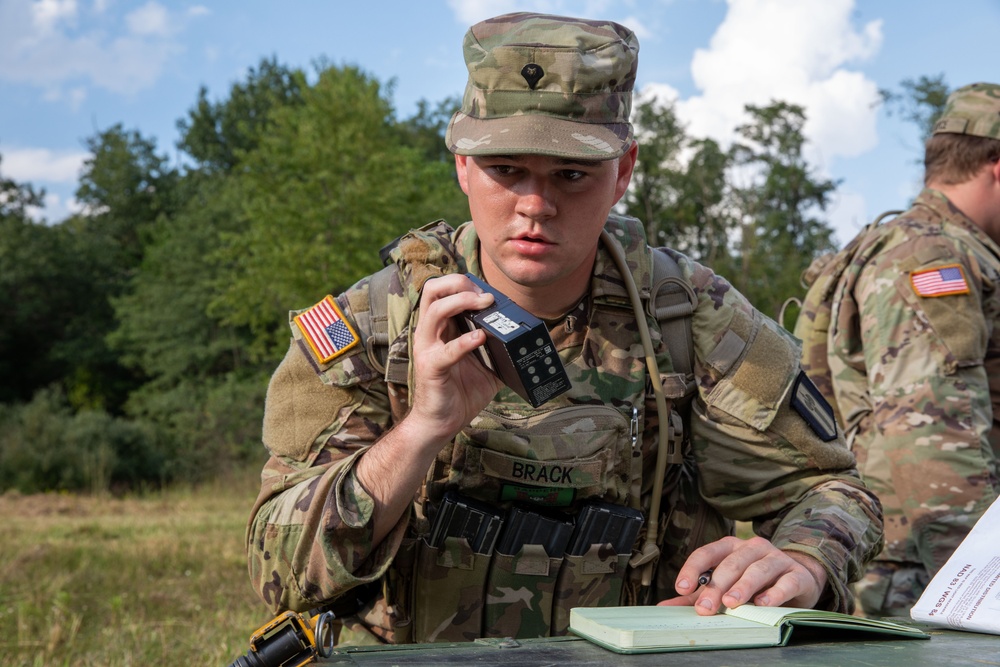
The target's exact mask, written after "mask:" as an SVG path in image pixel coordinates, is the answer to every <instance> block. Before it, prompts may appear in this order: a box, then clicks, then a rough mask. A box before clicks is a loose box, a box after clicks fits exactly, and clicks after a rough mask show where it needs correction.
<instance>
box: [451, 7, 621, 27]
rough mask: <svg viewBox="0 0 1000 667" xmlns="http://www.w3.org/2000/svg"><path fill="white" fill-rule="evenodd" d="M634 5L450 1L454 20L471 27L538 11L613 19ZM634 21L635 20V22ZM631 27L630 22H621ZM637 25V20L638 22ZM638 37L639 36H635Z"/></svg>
mask: <svg viewBox="0 0 1000 667" xmlns="http://www.w3.org/2000/svg"><path fill="white" fill-rule="evenodd" d="M633 4H635V3H634V2H632V1H631V0H626V1H624V2H622V1H621V0H619V1H618V2H612V0H587V1H586V2H583V3H581V2H579V1H578V0H448V6H449V7H451V10H452V12H453V13H454V14H455V18H456V19H457V20H458V22H459V23H462V24H464V25H467V26H471V25H472V24H474V23H478V22H479V21H482V20H484V19H488V18H491V17H493V16H499V15H501V14H509V13H511V12H539V13H542V14H560V15H563V16H586V17H590V18H612V17H611V16H610V13H611V12H612V11H615V12H617V11H618V10H619V9H620V8H621V6H623V5H624V6H625V7H629V6H632V5H633ZM633 21H635V19H633ZM619 22H620V23H624V24H625V25H627V26H629V27H633V25H632V24H631V23H627V22H625V21H624V20H622V21H619ZM636 23H637V24H638V21H636ZM636 34H639V33H636Z"/></svg>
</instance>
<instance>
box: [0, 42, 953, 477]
mask: <svg viewBox="0 0 1000 667" xmlns="http://www.w3.org/2000/svg"><path fill="white" fill-rule="evenodd" d="M911 83H913V84H914V85H915V86H919V85H924V84H927V85H929V84H937V85H939V86H943V80H941V79H921V80H919V81H917V82H911ZM391 88H392V87H391V84H390V85H386V84H384V83H382V82H379V81H378V80H377V79H375V78H373V77H372V76H370V75H368V74H367V73H365V72H364V71H362V70H361V69H359V68H357V67H353V66H334V65H330V64H329V63H324V62H320V63H318V64H317V65H316V71H315V76H313V77H308V76H307V74H306V72H304V71H303V70H300V69H295V68H290V67H287V66H285V65H283V64H281V63H279V62H278V61H277V60H276V59H274V58H271V59H264V60H262V61H261V62H260V63H259V64H258V65H257V66H256V67H253V68H251V69H249V70H248V73H247V75H246V77H245V79H244V80H242V81H239V82H237V83H235V84H234V85H233V86H232V87H231V89H230V90H229V91H228V94H227V95H226V96H225V97H224V98H223V99H221V100H218V101H214V100H212V99H211V98H210V97H209V94H208V91H207V90H206V89H205V88H202V89H201V90H200V91H199V93H198V95H197V99H196V100H195V101H194V103H193V105H192V106H191V107H190V109H189V110H188V112H187V114H186V115H185V116H184V117H183V118H181V119H179V120H178V121H177V128H178V133H179V139H178V140H177V149H178V150H179V151H180V154H181V155H182V160H181V164H173V163H171V162H170V160H168V158H167V157H166V156H165V155H164V154H163V153H161V152H160V150H159V148H158V146H157V143H156V140H155V138H153V137H148V136H144V135H143V134H142V133H141V132H140V131H139V130H138V129H130V128H125V127H123V126H121V125H120V124H119V125H114V126H111V127H109V128H107V129H104V130H102V131H99V132H97V133H96V134H94V135H93V136H92V137H90V138H88V139H86V141H85V145H86V147H87V150H88V154H89V157H88V158H87V159H86V160H85V162H84V165H83V169H82V173H81V176H80V179H79V183H78V187H77V190H76V198H77V200H78V202H79V203H80V204H81V207H82V210H81V212H80V213H77V214H73V215H71V216H69V217H68V218H66V219H65V220H61V221H57V222H54V223H51V224H45V223H42V222H39V221H37V220H36V219H35V218H34V217H33V215H32V212H33V211H36V210H37V209H38V208H39V207H41V206H42V202H43V196H44V193H43V192H42V191H40V190H37V189H36V188H35V187H33V186H32V185H31V184H26V183H17V182H15V181H13V180H11V179H8V178H4V177H3V176H2V174H3V171H2V154H0V378H2V380H3V381H2V382H0V492H2V491H6V490H10V489H16V490H19V491H21V492H25V493H27V492H36V491H50V490H69V491H94V492H103V491H107V490H111V491H125V490H134V489H143V488H151V487H158V486H162V485H165V484H170V483H173V482H176V481H179V480H189V481H197V480H200V479H204V478H207V477H212V476H217V475H220V474H224V473H225V472H226V471H228V470H230V469H235V468H239V467H243V466H246V465H257V464H259V463H261V462H262V461H263V457H264V451H263V447H262V446H261V445H260V438H259V435H260V425H261V420H262V413H263V402H264V394H265V391H266V387H267V382H268V379H269V377H270V374H271V373H272V371H273V370H274V368H275V367H276V365H277V363H278V362H279V361H280V359H281V356H282V355H283V353H284V351H285V349H286V348H287V345H288V339H289V333H288V328H287V314H288V310H289V309H291V308H301V307H306V306H309V305H311V304H313V303H315V302H316V301H317V300H319V299H320V298H321V297H322V296H323V295H325V294H328V293H330V294H336V293H338V292H339V291H341V290H343V289H345V288H347V287H349V286H350V285H351V284H353V283H354V282H355V281H356V280H357V279H358V278H360V277H361V276H363V275H365V274H367V273H370V272H372V271H374V270H376V269H377V268H378V267H379V266H380V264H379V259H378V250H379V249H380V248H381V247H382V246H383V245H385V244H386V243H388V242H390V241H391V240H393V239H394V238H396V237H397V236H399V235H400V234H403V233H405V232H406V231H407V230H409V229H411V228H414V227H418V226H421V225H423V224H425V223H427V222H430V221H432V220H436V219H439V218H444V219H445V220H448V221H449V222H451V223H452V224H458V223H460V222H462V221H464V220H466V219H467V218H468V216H469V212H468V205H467V203H466V200H465V197H464V195H463V193H462V192H461V190H460V188H459V187H458V184H457V181H456V179H455V173H454V164H453V162H452V160H451V155H450V153H448V151H447V149H446V148H445V144H444V129H445V127H446V125H447V122H448V119H449V118H450V116H451V113H452V112H453V111H454V110H455V109H456V108H457V106H458V100H457V99H456V98H448V99H445V100H442V101H439V102H437V103H431V102H427V101H421V102H420V103H419V104H418V106H417V111H416V113H414V114H413V115H412V116H410V117H408V118H405V119H400V118H398V117H397V115H396V112H395V110H394V108H393V105H392V101H391ZM945 90H946V88H945ZM904 91H905V92H904V93H901V94H898V95H897V97H896V98H895V100H893V99H892V97H891V95H890V94H886V99H887V100H890V101H895V102H896V103H898V104H900V108H905V109H908V110H909V111H910V112H911V113H913V112H914V110H918V109H922V108H924V107H923V106H921V103H922V102H923V101H922V100H920V99H919V96H918V94H917V92H915V91H914V90H905V89H904ZM913 100H917V103H913ZM925 106H926V105H925ZM746 118H747V121H746V123H745V124H744V125H741V126H740V127H739V128H737V134H738V139H737V141H736V142H734V144H733V145H732V146H731V147H729V148H725V149H723V148H722V147H721V146H720V145H719V144H717V143H716V142H714V141H712V140H709V139H698V138H694V137H691V136H689V135H688V134H687V132H686V130H685V128H684V127H683V125H682V124H681V123H680V121H679V120H678V118H677V116H676V114H675V112H674V109H673V107H672V106H671V105H669V104H662V103H659V102H657V101H655V100H642V99H640V100H638V101H637V105H636V109H635V112H634V116H633V120H634V121H635V124H636V126H637V133H638V136H639V140H640V143H641V148H640V152H639V162H638V164H637V168H636V174H635V177H634V180H633V187H632V188H631V189H630V191H629V192H628V194H627V195H626V197H625V198H624V200H623V201H622V203H621V204H620V207H621V209H622V211H623V212H625V213H628V214H630V215H635V216H636V217H639V218H640V219H642V220H643V221H644V222H645V224H646V226H647V233H648V234H649V235H650V238H651V239H653V240H655V242H657V243H659V244H664V245H671V246H673V247H676V248H678V249H680V250H682V251H683V252H686V253H688V254H689V255H691V256H692V257H694V258H695V259H697V260H699V261H702V262H704V263H706V264H708V265H710V266H712V267H713V268H715V269H716V270H717V271H718V272H720V273H722V274H723V275H726V276H727V277H729V278H730V279H731V280H732V281H733V283H734V284H735V285H736V287H737V288H738V289H740V290H741V291H743V292H744V293H745V294H746V295H747V296H748V297H749V298H751V300H753V301H754V302H755V303H756V304H757V305H758V307H760V308H761V309H762V310H764V311H765V312H768V313H774V312H775V310H776V308H777V306H778V305H779V304H780V303H781V302H782V301H783V300H784V299H785V298H786V297H788V296H790V295H798V294H799V293H800V292H801V288H800V286H799V275H800V273H801V271H802V270H803V269H805V268H806V266H807V265H808V263H809V262H810V260H811V259H812V258H813V257H814V256H816V255H817V254H820V253H823V252H828V251H831V250H833V249H834V246H833V242H832V240H831V239H832V230H831V228H830V227H829V225H828V223H827V222H826V221H825V220H824V218H823V213H824V211H825V209H826V206H827V205H828V204H829V202H830V198H831V197H832V195H833V194H834V192H835V191H836V187H837V183H836V182H834V181H831V180H827V179H824V178H821V177H819V176H817V175H816V174H815V173H814V172H813V171H812V170H811V168H810V166H809V165H808V163H807V162H806V160H805V158H804V156H803V147H804V144H805V141H804V138H803V135H802V128H803V125H804V123H805V119H806V116H805V113H804V111H803V109H802V107H799V106H796V105H793V104H788V103H785V102H780V101H775V102H772V103H771V104H769V105H766V106H748V107H747V116H746Z"/></svg>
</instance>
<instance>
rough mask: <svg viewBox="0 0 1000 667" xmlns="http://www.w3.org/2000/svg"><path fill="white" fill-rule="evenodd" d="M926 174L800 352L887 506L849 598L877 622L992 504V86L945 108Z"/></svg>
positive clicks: (996, 278)
mask: <svg viewBox="0 0 1000 667" xmlns="http://www.w3.org/2000/svg"><path fill="white" fill-rule="evenodd" d="M924 164H925V169H926V170H925V174H924V183H925V189H924V190H923V191H922V192H921V193H920V195H919V196H918V197H917V199H916V201H915V202H914V203H913V206H912V208H910V210H909V211H907V212H906V213H904V214H902V215H900V216H899V217H897V218H895V219H892V220H891V221H890V222H887V223H883V224H882V225H880V226H870V227H869V228H868V229H866V230H865V231H864V232H862V236H861V238H859V239H857V240H856V241H855V242H854V243H856V244H857V247H856V250H855V254H854V257H853V259H852V260H851V262H850V264H848V265H847V269H846V271H845V272H844V274H843V276H842V277H841V278H840V280H839V283H838V284H836V287H835V291H834V293H833V294H834V298H833V303H832V310H831V325H830V331H829V334H828V336H827V337H826V339H822V340H817V341H816V344H815V345H814V346H813V348H812V349H810V346H809V345H806V348H805V349H804V350H803V353H804V354H803V360H804V364H807V368H809V373H810V374H816V375H817V377H816V381H817V384H821V382H822V380H821V378H822V377H823V376H825V375H827V374H829V381H832V391H833V396H834V397H835V403H836V406H837V408H838V410H839V413H840V415H841V416H842V418H843V422H844V428H845V429H846V432H847V437H848V442H849V443H850V444H851V448H852V450H853V451H854V453H855V455H856V456H857V459H858V468H859V469H860V471H861V474H862V477H864V479H865V481H866V482H867V483H868V485H869V486H870V487H871V488H872V490H873V491H875V492H876V493H877V494H878V496H879V498H880V499H881V501H882V504H883V506H884V508H885V521H886V527H885V534H886V546H885V549H884V550H883V551H882V553H881V554H880V555H879V556H878V557H877V559H876V560H875V561H873V562H872V563H871V564H870V565H869V568H868V571H867V573H866V575H865V577H864V579H863V580H862V582H861V583H860V584H859V586H858V592H859V598H860V601H861V604H862V608H863V609H864V611H865V612H866V613H868V614H871V615H875V616H899V615H903V616H906V615H908V611H909V608H910V607H911V606H913V604H914V603H915V602H916V601H917V599H918V598H919V596H920V594H921V592H922V591H923V590H924V587H925V586H926V584H927V582H928V581H929V580H930V577H931V576H933V574H934V573H935V572H936V571H937V570H938V568H939V567H941V566H942V565H943V564H944V562H945V561H946V560H947V559H948V556H950V555H951V553H952V551H954V549H955V547H956V546H957V545H958V544H959V542H961V541H962V538H963V537H965V535H966V533H968V531H969V530H970V529H971V528H972V525H973V524H974V523H975V521H976V520H977V519H978V518H979V516H980V515H981V514H982V513H983V512H984V511H985V510H986V509H987V508H988V507H989V506H990V503H991V502H992V501H993V500H994V499H995V498H996V497H997V493H998V491H1000V483H998V480H997V455H998V453H1000V326H998V323H1000V247H998V243H1000V86H997V85H993V84H985V83H979V84H974V85H970V86H966V87H964V88H960V89H958V90H956V91H955V92H954V93H953V94H952V95H951V96H950V97H949V98H948V101H947V104H946V106H945V108H944V111H943V114H942V116H941V119H940V120H939V121H938V122H937V124H936V125H935V127H934V130H933V134H932V136H931V138H930V139H929V140H928V142H927V146H926V151H925V157H924ZM806 302H807V305H808V303H809V297H808V296H807V297H806ZM808 310H809V309H808V308H804V310H803V317H801V318H800V320H799V325H800V326H801V325H802V324H803V323H805V329H802V328H797V329H796V334H797V335H799V336H800V337H801V338H803V339H804V340H807V341H808V340H809V339H810V331H809V328H810V327H811V326H812V325H813V323H814V322H815V321H816V312H812V313H810V312H807V311H808ZM820 338H822V337H820ZM810 366H811V367H810Z"/></svg>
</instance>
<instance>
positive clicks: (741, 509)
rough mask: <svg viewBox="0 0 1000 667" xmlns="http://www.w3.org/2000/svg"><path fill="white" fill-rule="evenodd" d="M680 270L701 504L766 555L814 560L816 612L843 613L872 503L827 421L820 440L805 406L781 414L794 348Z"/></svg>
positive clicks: (764, 321) (717, 287) (795, 373)
mask: <svg viewBox="0 0 1000 667" xmlns="http://www.w3.org/2000/svg"><path fill="white" fill-rule="evenodd" d="M689 268H690V270H691V271H692V273H691V282H692V285H693V286H694V288H695V292H696V294H697V295H698V304H697V306H696V310H695V315H694V322H693V330H694V332H695V334H694V338H695V352H696V363H695V372H696V374H697V376H698V377H697V381H698V391H699V395H698V399H697V400H696V401H695V402H694V405H693V410H692V412H693V414H692V436H693V446H694V454H695V460H696V464H697V466H698V476H699V482H700V491H701V494H702V497H703V498H704V499H705V501H706V502H707V503H709V504H710V505H711V506H712V507H713V508H714V509H716V510H717V511H718V512H719V513H721V514H722V515H723V516H725V517H727V518H729V519H733V520H736V521H751V522H753V524H754V530H755V532H756V533H757V534H758V535H761V536H762V537H765V538H767V539H769V540H770V541H771V542H772V543H773V544H774V545H775V546H777V547H778V548H780V549H784V550H788V551H799V552H802V553H805V554H808V555H810V556H812V557H814V558H815V559H817V560H818V561H819V562H820V563H821V564H822V565H823V567H824V569H825V570H826V572H827V576H828V590H827V591H826V593H825V595H824V598H823V599H822V600H821V603H820V604H821V605H822V606H826V607H827V608H829V609H833V610H839V611H843V612H849V611H851V610H853V604H854V601H853V596H852V594H851V592H850V589H849V586H848V584H849V583H850V582H853V581H856V580H857V579H859V578H860V577H861V575H862V574H863V572H864V565H865V564H866V563H867V562H868V561H869V560H870V559H871V558H872V557H873V556H874V555H875V553H877V551H878V550H879V548H880V547H881V540H882V510H881V507H880V505H879V501H878V499H877V498H876V497H875V495H874V494H873V493H872V492H871V491H870V490H869V489H868V488H867V487H866V486H865V484H864V483H863V482H862V481H861V479H860V477H859V475H858V472H857V469H856V468H855V464H854V457H853V456H852V455H851V453H850V452H849V451H848V449H847V446H846V444H845V442H844V439H843V434H842V433H841V432H840V431H839V429H837V428H836V427H835V426H834V425H832V422H831V426H830V429H831V430H830V433H829V434H827V435H826V436H825V437H827V438H828V440H824V439H823V438H821V437H820V436H819V435H818V431H819V432H822V428H819V427H817V428H815V429H814V427H813V426H810V423H809V422H808V421H807V420H806V418H805V415H804V414H803V410H805V409H806V408H804V407H802V406H801V405H799V407H793V396H795V395H796V391H795V389H796V388H797V387H799V386H800V385H798V384H796V383H797V382H798V381H800V379H802V378H804V376H803V375H802V373H801V368H800V366H799V355H800V350H799V344H798V341H797V340H796V339H795V338H793V337H792V336H790V335H789V334H788V333H787V332H785V331H784V330H783V329H782V328H781V327H779V326H778V325H777V324H776V323H775V322H773V321H772V320H770V319H768V318H766V317H764V316H763V315H762V314H761V313H759V312H758V311H756V310H755V309H754V308H753V307H752V306H751V305H750V303H749V302H748V301H747V300H746V299H745V298H744V297H743V296H742V295H740V294H739V293H738V292H737V291H736V290H735V289H733V287H732V286H731V285H730V284H729V283H728V282H726V281H725V280H724V279H722V278H720V277H719V276H717V275H715V274H713V273H712V272H711V271H710V270H708V269H706V268H704V267H701V266H699V265H697V264H695V263H691V264H690V267H689ZM806 381H807V380H806ZM796 403H797V402H796ZM812 419H813V421H815V415H813V416H812ZM817 429H818V431H817Z"/></svg>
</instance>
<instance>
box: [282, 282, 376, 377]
mask: <svg viewBox="0 0 1000 667" xmlns="http://www.w3.org/2000/svg"><path fill="white" fill-rule="evenodd" d="M295 323H296V324H297V325H299V330H300V331H302V335H303V336H305V339H306V341H307V342H308V343H309V347H311V348H312V351H313V353H315V354H316V358H317V359H319V362H320V363H321V364H325V363H327V362H330V361H333V360H334V359H336V358H337V357H339V356H340V355H341V354H343V353H344V352H346V351H347V350H349V349H351V348H352V347H354V346H355V345H356V344H357V343H358V341H359V340H360V339H359V338H358V334H356V333H355V332H354V329H352V328H351V325H350V324H348V323H347V319H346V318H345V317H344V314H343V313H342V312H341V311H340V308H338V307H337V304H336V303H334V302H333V298H332V297H330V296H329V295H327V296H326V297H324V298H323V300H322V301H320V302H319V303H317V304H316V305H315V306H313V307H312V308H310V309H309V310H306V311H303V312H301V313H299V314H298V315H296V316H295Z"/></svg>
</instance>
